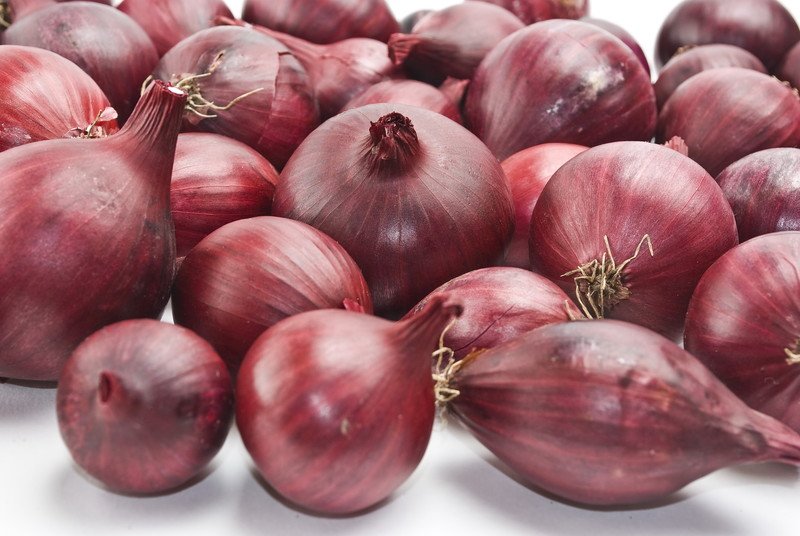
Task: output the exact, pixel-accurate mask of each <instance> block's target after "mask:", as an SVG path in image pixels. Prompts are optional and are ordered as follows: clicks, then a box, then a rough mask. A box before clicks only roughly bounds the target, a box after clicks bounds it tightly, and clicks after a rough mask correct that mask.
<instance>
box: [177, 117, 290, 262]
mask: <svg viewBox="0 0 800 536" xmlns="http://www.w3.org/2000/svg"><path fill="white" fill-rule="evenodd" d="M277 183H278V172H277V171H275V168H274V167H273V166H272V164H270V163H269V161H267V159H265V158H264V157H263V156H261V155H260V154H258V153H257V152H256V151H255V150H253V149H251V148H250V147H248V146H247V145H245V144H244V143H241V142H238V141H236V140H233V139H231V138H226V137H225V136H220V135H218V134H208V133H200V132H198V133H187V134H181V135H180V136H178V147H177V149H176V151H175V165H174V166H173V168H172V186H171V187H170V207H171V209H172V219H173V221H174V222H175V237H176V240H177V247H178V257H184V256H186V254H187V253H189V250H191V249H192V248H193V247H194V246H196V245H197V243H198V242H200V240H202V239H203V238H205V237H206V236H208V235H209V234H211V233H212V232H213V231H215V230H216V229H219V228H220V227H222V226H223V225H225V224H227V223H230V222H233V221H236V220H244V219H247V218H254V217H257V216H267V215H268V214H269V212H270V209H271V208H272V196H273V195H275V185H276V184H277Z"/></svg>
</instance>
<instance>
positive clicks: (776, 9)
mask: <svg viewBox="0 0 800 536" xmlns="http://www.w3.org/2000/svg"><path fill="white" fill-rule="evenodd" d="M798 41H800V28H798V26H797V22H796V21H795V20H794V18H793V17H792V15H791V13H790V12H789V11H788V10H787V9H786V8H785V7H784V6H783V5H782V4H781V3H780V2H778V1H777V0H685V1H684V2H681V3H680V4H679V5H678V6H677V7H676V8H675V9H674V10H673V11H672V13H670V14H669V16H668V17H667V19H666V20H665V21H664V23H663V24H662V25H661V30H660V31H659V34H658V42H657V46H656V62H657V63H658V65H659V67H660V66H661V65H664V64H665V63H666V62H667V61H668V60H669V59H670V58H671V57H672V56H673V54H675V52H676V51H677V50H678V49H679V48H681V47H684V46H687V45H708V44H712V43H724V44H728V45H735V46H738V47H741V48H743V49H745V50H748V51H750V52H752V53H753V54H754V55H755V56H757V57H758V59H760V60H761V62H762V63H763V64H764V65H766V66H767V68H768V69H770V70H772V69H774V68H775V67H777V65H778V63H779V62H780V61H781V59H783V57H784V56H785V55H786V53H787V52H788V51H789V49H790V48H791V47H792V46H793V45H794V44H795V43H797V42H798Z"/></svg>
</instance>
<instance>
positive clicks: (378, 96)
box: [342, 80, 461, 124]
mask: <svg viewBox="0 0 800 536" xmlns="http://www.w3.org/2000/svg"><path fill="white" fill-rule="evenodd" d="M381 103H387V104H407V105H409V106H417V107H418V108H425V109H426V110H430V111H432V112H436V113H438V114H442V115H443V116H445V117H447V118H448V119H452V120H453V121H455V122H456V123H459V124H461V113H460V112H459V111H458V106H456V104H455V103H454V102H453V101H452V100H450V99H449V98H448V97H447V96H445V94H444V93H442V92H441V91H439V90H438V89H437V88H435V87H433V86H430V85H428V84H425V83H423V82H418V81H416V80H387V81H385V82H381V83H379V84H375V85H374V86H372V87H371V88H369V89H367V90H366V91H365V92H363V93H361V94H360V95H358V96H357V97H356V98H354V99H353V100H351V101H350V102H348V103H347V105H345V107H344V110H342V111H347V110H352V109H353V108H360V107H362V106H367V105H369V104H381Z"/></svg>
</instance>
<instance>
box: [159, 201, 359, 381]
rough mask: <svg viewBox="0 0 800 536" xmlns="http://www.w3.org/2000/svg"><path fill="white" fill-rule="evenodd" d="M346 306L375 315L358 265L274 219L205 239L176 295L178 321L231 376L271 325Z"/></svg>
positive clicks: (183, 271) (329, 243) (310, 232)
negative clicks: (208, 346) (215, 355)
mask: <svg viewBox="0 0 800 536" xmlns="http://www.w3.org/2000/svg"><path fill="white" fill-rule="evenodd" d="M341 307H345V308H348V309H350V310H356V311H365V312H367V313H371V312H372V302H371V300H370V295H369V290H368V289H367V284H366V282H365V281H364V278H363V276H362V275H361V272H360V271H359V269H358V266H356V264H355V262H354V261H353V260H352V259H351V258H350V256H349V255H348V254H347V253H346V252H345V251H344V249H342V247H341V246H340V245H339V244H337V243H336V242H335V241H333V240H331V239H330V238H329V237H327V236H325V235H324V234H322V233H320V232H319V231H317V230H316V229H313V228H311V227H309V226H307V225H304V224H302V223H299V222H294V221H290V220H285V219H280V218H273V217H269V216H264V217H260V218H251V219H248V220H239V221H236V222H233V223H229V224H228V225H225V226H224V227H222V228H220V229H218V230H216V231H214V232H213V233H211V234H210V235H209V236H208V237H206V238H205V239H204V240H203V241H201V242H200V243H199V244H198V245H197V246H195V248H194V249H192V250H191V251H190V252H189V254H188V255H187V256H186V259H184V261H183V263H182V264H181V268H180V271H179V272H178V277H177V279H176V280H175V288H174V289H173V295H172V309H173V315H174V317H175V322H177V323H178V324H181V325H183V326H186V327H188V328H189V329H191V330H193V331H195V332H196V333H198V334H199V335H200V336H201V337H203V338H204V339H206V340H207V341H209V342H210V343H211V344H213V345H214V347H215V348H216V349H217V351H218V352H219V353H220V355H221V356H222V358H223V359H224V360H225V362H226V363H227V365H228V367H229V368H230V369H231V371H234V372H235V371H236V370H237V369H238V368H239V365H240V364H241V362H242V359H243V358H244V355H245V353H246V352H247V349H248V348H250V345H251V344H252V343H253V341H255V340H256V339H257V338H258V336H259V335H261V334H262V333H263V332H264V330H266V329H267V328H268V327H270V326H272V325H274V324H276V323H277V322H278V321H280V320H283V319H284V318H286V317H289V316H292V315H296V314H298V313H302V312H305V311H312V310H314V309H335V308H341Z"/></svg>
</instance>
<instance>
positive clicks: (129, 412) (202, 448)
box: [56, 320, 234, 495]
mask: <svg viewBox="0 0 800 536" xmlns="http://www.w3.org/2000/svg"><path fill="white" fill-rule="evenodd" d="M56 409H57V414H58V424H59V428H60V430H61V437H62V438H63V439H64V442H65V443H66V445H67V448H68V449H69V451H70V453H71V454H72V457H73V459H74V460H75V462H76V463H77V464H78V465H79V466H80V467H81V468H82V469H83V470H84V471H86V472H87V473H88V474H89V475H90V476H92V477H93V478H96V479H97V480H99V481H100V482H102V483H103V484H104V485H105V486H107V487H108V488H109V489H111V490H113V491H115V492H119V493H126V494H137V495H142V494H155V493H165V492H169V491H173V490H175V489H176V488H177V487H179V486H181V485H183V484H186V483H187V482H189V481H190V480H191V479H193V478H196V477H198V476H200V475H201V474H202V472H203V470H204V469H205V468H206V466H207V465H208V464H209V462H210V461H211V460H212V459H213V458H214V456H215V455H216V454H217V452H218V451H219V450H220V448H221V447H222V445H223V443H224V442H225V438H226V437H227V435H228V430H229V429H230V426H231V424H232V422H233V415H234V401H233V383H232V382H231V377H230V375H229V374H228V371H227V370H226V369H225V364H224V363H223V362H222V359H220V357H219V356H218V355H217V353H216V352H215V351H214V349H213V348H212V347H211V345H210V344H208V343H207V342H206V341H204V340H203V339H201V338H200V337H198V336H197V335H195V334H194V333H192V332H191V331H189V330H187V329H184V328H181V327H179V326H174V325H172V324H164V323H161V322H158V321H156V320H127V321H125V322H120V323H117V324H114V325H111V326H107V327H105V328H103V329H101V330H100V331H98V332H97V333H94V334H93V335H91V336H90V337H89V338H87V339H86V340H85V341H83V342H82V343H81V345H80V346H79V347H78V348H77V349H76V350H75V352H74V353H73V354H72V356H71V357H70V359H69V360H68V361H67V363H66V365H65V366H64V373H63V374H62V375H61V379H60V382H59V385H58V393H57V399H56Z"/></svg>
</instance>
